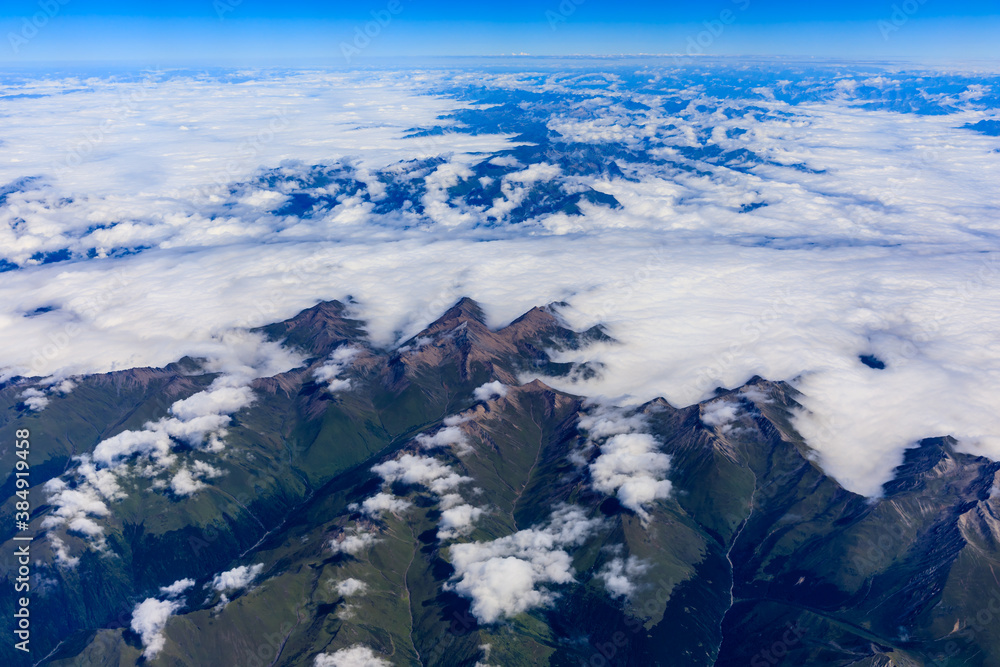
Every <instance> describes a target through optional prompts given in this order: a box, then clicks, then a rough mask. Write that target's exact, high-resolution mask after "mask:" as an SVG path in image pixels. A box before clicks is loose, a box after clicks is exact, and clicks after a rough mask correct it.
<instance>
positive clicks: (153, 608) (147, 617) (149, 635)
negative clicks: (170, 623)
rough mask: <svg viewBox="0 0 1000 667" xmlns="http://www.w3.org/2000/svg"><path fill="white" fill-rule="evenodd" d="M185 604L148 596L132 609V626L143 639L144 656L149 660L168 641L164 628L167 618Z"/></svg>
mask: <svg viewBox="0 0 1000 667" xmlns="http://www.w3.org/2000/svg"><path fill="white" fill-rule="evenodd" d="M183 606H184V604H183V603H182V602H179V601H177V600H157V599H156V598H147V599H146V600H144V601H143V602H140V603H139V604H137V605H136V606H135V609H134V610H133V611H132V623H131V627H132V630H133V632H135V633H136V634H138V635H139V637H140V638H141V639H142V645H143V647H144V650H143V652H142V655H143V657H145V658H146V659H147V660H152V659H153V658H155V657H156V656H157V655H158V654H159V653H160V651H162V650H163V646H164V645H165V644H166V642H167V638H166V636H164V634H163V629H164V628H165V627H167V620H168V619H169V618H170V617H171V616H173V615H174V614H176V613H177V612H178V611H179V610H180V609H181V608H182V607H183Z"/></svg>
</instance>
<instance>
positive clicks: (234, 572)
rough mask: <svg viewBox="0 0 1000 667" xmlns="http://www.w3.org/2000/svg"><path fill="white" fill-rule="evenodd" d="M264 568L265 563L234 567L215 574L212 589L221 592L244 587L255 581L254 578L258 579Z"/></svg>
mask: <svg viewBox="0 0 1000 667" xmlns="http://www.w3.org/2000/svg"><path fill="white" fill-rule="evenodd" d="M263 570H264V564H263V563H257V564H256V565H249V566H248V565H240V566H239V567H234V568H233V569H231V570H227V571H226V572H221V573H219V574H217V575H215V577H214V578H213V579H212V582H211V586H212V589H213V590H216V591H218V592H220V593H226V592H229V591H238V590H241V589H244V588H246V587H247V586H249V585H250V584H251V583H253V580H254V579H256V578H257V576H258V575H259V574H260V573H261V572H262V571H263Z"/></svg>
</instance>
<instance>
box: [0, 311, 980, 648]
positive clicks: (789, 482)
mask: <svg viewBox="0 0 1000 667" xmlns="http://www.w3.org/2000/svg"><path fill="white" fill-rule="evenodd" d="M558 312H559V306H558V305H553V306H549V307H545V308H535V309H533V310H531V311H529V312H528V313H526V314H525V315H523V316H522V317H520V318H519V319H517V320H515V321H514V322H512V323H511V324H509V325H508V326H506V327H504V328H502V329H499V330H492V329H490V328H489V327H488V326H487V325H486V324H485V322H484V317H483V313H482V310H481V309H480V307H479V306H478V304H476V303H475V302H474V301H472V300H469V299H463V300H461V301H460V302H458V303H457V304H455V306H453V307H452V308H451V309H449V310H448V311H447V312H446V313H445V314H444V315H443V316H441V317H440V318H439V319H438V320H437V321H435V322H434V323H433V324H431V325H430V326H429V327H427V328H426V329H425V330H423V331H422V332H420V333H419V334H418V335H417V336H415V337H414V338H412V339H411V340H409V341H407V342H405V343H404V344H403V345H402V346H400V347H398V348H396V349H393V350H385V349H381V348H378V347H376V346H374V345H373V344H372V343H371V342H370V341H369V340H368V339H367V336H366V334H365V328H364V323H363V322H360V321H357V320H355V319H352V317H351V315H350V308H349V307H348V306H346V305H345V304H342V303H339V302H328V303H320V304H318V305H317V306H315V307H314V308H310V309H308V310H306V311H304V312H302V313H300V314H299V315H297V316H296V317H294V318H292V319H290V320H287V321H285V322H280V323H276V324H273V325H270V326H267V327H264V328H262V329H260V330H259V331H260V332H261V333H262V334H264V335H266V336H267V337H269V338H271V339H272V340H276V341H282V342H283V343H284V344H285V345H286V346H289V347H293V348H296V349H298V350H300V351H301V352H302V353H303V355H304V356H305V357H306V359H307V361H306V362H305V363H304V365H303V366H301V367H300V368H296V369H294V370H292V371H289V372H287V373H283V374H280V375H277V376H274V377H267V378H260V379H256V380H253V381H252V382H251V383H250V384H249V385H248V387H249V389H248V390H247V391H249V392H250V394H249V395H248V396H249V398H247V399H246V400H243V401H242V402H241V401H239V400H236V401H233V402H231V408H232V410H231V411H230V412H227V409H224V408H221V407H218V406H219V405H221V404H222V403H224V402H225V401H224V399H226V400H228V399H227V397H231V396H232V395H236V394H239V395H242V394H240V392H242V391H243V388H242V387H243V386H242V385H238V384H233V385H232V386H228V385H226V384H225V382H224V381H220V376H219V375H218V374H217V373H208V372H206V371H205V370H204V369H203V368H202V367H201V364H200V362H199V361H198V360H193V359H184V360H181V361H179V362H178V363H176V364H172V365H171V366H168V367H167V368H164V369H134V370H128V371H121V372H116V373H109V374H105V375H95V376H89V377H81V378H75V379H74V382H75V383H76V387H75V388H73V389H72V391H69V392H68V393H65V394H58V395H57V394H53V395H52V396H51V397H50V401H49V404H48V405H47V406H46V407H45V408H44V411H43V412H41V413H39V412H37V411H34V410H32V409H30V408H29V407H28V406H26V404H25V402H24V399H23V398H22V395H23V393H24V390H25V388H26V386H30V385H31V383H32V382H33V381H32V380H19V381H16V382H13V383H9V384H8V385H7V386H5V387H3V388H2V389H0V409H2V410H3V417H2V420H3V422H4V428H5V429H6V431H8V432H13V431H14V430H15V429H23V428H27V429H30V430H31V431H32V438H33V449H32V456H33V460H32V478H31V481H32V484H33V487H32V491H31V493H32V497H33V498H35V499H36V504H35V508H34V514H33V516H32V522H31V523H32V526H31V530H32V531H33V532H34V533H38V534H43V533H44V534H46V537H44V538H40V539H36V541H35V542H34V545H35V546H34V554H35V558H36V560H35V567H36V575H35V578H34V579H33V585H34V597H33V601H32V605H33V609H32V613H33V619H34V623H35V625H34V633H33V642H34V644H35V645H34V656H35V657H34V660H33V661H32V663H33V664H46V665H49V664H51V665H67V666H68V665H87V666H97V665H108V666H110V665H131V664H146V663H148V664H150V665H205V666H218V665H265V666H266V665H290V666H291V665H337V664H391V665H421V664H422V665H467V666H468V667H473V666H474V665H487V664H492V665H504V666H512V665H546V664H547V665H580V664H587V665H642V666H647V665H713V664H714V665H747V664H749V665H753V666H754V667H757V666H760V665H776V664H788V665H793V664H794V665H804V664H824V665H844V666H846V665H870V666H875V665H929V664H940V665H959V664H961V665H990V664H995V660H996V656H997V655H1000V630H998V628H1000V625H998V624H997V623H996V620H997V618H1000V597H998V595H997V591H1000V580H998V579H997V574H996V572H997V571H998V569H1000V500H997V499H994V498H993V496H994V495H995V492H994V489H995V488H996V483H997V473H998V472H1000V464H998V463H994V462H991V461H989V460H987V459H983V458H978V457H974V456H970V455H967V454H963V453H960V452H958V451H956V449H955V447H954V445H955V443H954V442H952V441H950V440H948V439H935V440H927V441H924V442H922V443H921V444H920V446H919V447H916V448H914V449H911V450H909V451H908V452H907V456H906V459H905V461H904V463H903V464H902V465H901V466H900V467H899V468H898V469H897V470H896V476H895V479H894V480H893V481H892V482H891V483H889V484H888V485H886V487H885V489H884V494H883V496H882V497H881V498H879V499H876V500H869V499H866V498H863V497H860V496H857V495H855V494H852V493H850V492H848V491H846V490H844V489H843V488H841V487H840V486H839V485H838V484H837V483H836V481H834V480H833V479H831V478H830V477H828V476H826V475H825V474H824V472H823V470H822V468H821V467H820V465H819V464H820V462H819V460H818V458H817V455H816V453H815V452H814V451H812V450H811V449H810V448H809V447H808V445H807V444H806V443H805V442H804V441H803V439H802V437H801V436H799V435H798V434H797V433H796V432H795V430H794V428H793V427H792V425H791V417H792V415H793V413H794V412H795V411H796V410H800V409H801V408H800V406H799V405H798V403H797V394H796V392H795V390H794V389H792V388H791V387H789V386H787V385H785V384H782V383H773V382H768V381H766V380H763V379H759V378H755V379H753V380H751V381H750V382H749V383H747V384H746V385H745V386H743V387H740V388H738V389H735V390H732V391H723V390H719V391H718V392H717V395H716V396H715V397H714V398H712V399H711V400H709V401H706V402H704V403H701V404H698V405H692V406H689V407H685V408H677V407H674V406H671V405H670V404H668V403H667V402H666V401H665V400H663V399H657V400H655V401H652V402H649V403H647V404H645V405H641V406H637V407H621V406H614V405H608V404H606V403H601V402H599V401H593V400H589V399H586V398H585V397H581V396H575V395H571V394H568V393H565V392H562V391H558V390H556V389H553V388H552V387H550V386H548V385H547V384H546V383H545V382H544V381H543V380H544V378H546V377H553V376H561V377H578V376H586V375H587V374H589V373H595V372H600V369H599V368H589V367H581V366H576V365H573V364H565V363H558V362H556V361H554V359H553V357H554V355H553V350H557V349H573V348H579V347H583V346H586V345H588V344H590V343H593V342H596V341H604V342H612V341H611V340H610V339H609V338H608V336H607V335H606V334H605V333H604V332H603V331H602V330H601V329H599V328H595V329H592V330H589V331H585V332H577V331H573V330H571V329H569V328H568V327H566V326H565V325H564V324H563V323H562V321H561V319H560V318H559V316H558ZM223 380H225V378H223ZM220 382H221V384H220ZM230 390H232V391H230ZM210 399H211V403H212V408H211V410H202V411H201V412H198V411H197V410H196V407H198V408H199V409H201V407H204V405H205V404H207V403H209V402H210ZM195 413H197V414H195ZM189 414H191V415H195V416H191V417H189V416H188V415H189ZM209 418H214V419H215V420H216V422H215V423H216V426H213V427H212V428H214V429H215V430H213V431H211V432H212V433H213V434H215V435H216V436H218V438H219V440H218V441H216V440H212V439H211V438H208V437H206V438H203V439H202V440H200V441H199V440H198V439H197V438H194V437H191V436H190V431H191V430H192V429H195V428H196V424H201V422H200V421H197V420H205V419H209ZM165 419H166V420H169V419H173V420H175V421H174V422H169V424H168V423H167V422H163V424H165V425H164V426H162V428H161V430H160V431H157V430H156V429H157V428H160V427H155V426H150V425H149V424H151V423H152V424H156V423H157V420H165ZM198 428H201V427H198ZM160 432H162V433H166V434H167V435H169V437H168V438H165V439H161V440H157V439H156V438H155V437H154V436H155V435H156V434H157V433H160ZM123 433H125V434H128V433H132V434H133V435H128V436H127V437H124V438H123V437H122V436H121V434H123ZM136 433H138V434H140V435H134V434H136ZM142 433H146V434H147V435H148V434H150V433H152V434H153V435H150V436H149V437H150V438H151V440H150V441H151V442H152V441H154V440H155V442H156V443H157V444H156V446H157V447H163V448H165V449H163V448H161V449H155V448H154V446H153V445H150V446H149V447H148V448H146V449H139V448H137V446H136V445H135V444H134V443H135V442H145V440H144V439H143V438H145V437H146V436H143V435H141V434H142ZM116 437H117V438H118V439H117V440H115V438H116ZM126 440H127V441H128V442H129V443H132V444H130V445H129V446H130V447H131V449H127V450H126V449H122V450H120V451H119V450H115V451H116V452H119V453H118V454H116V455H114V456H112V455H111V454H108V451H110V450H109V448H108V445H107V444H106V443H108V442H109V441H111V442H115V443H119V444H122V443H125V442H126ZM8 446H9V445H8ZM122 446H123V447H124V444H122ZM121 452H126V453H125V454H122V453H121ZM83 455H85V456H84V458H83V460H82V461H81V460H79V459H75V458H74V457H80V456H83ZM87 466H90V467H87ZM108 471H114V475H115V476H114V478H113V480H112V478H111V477H109V476H108V475H109V474H110V473H109V472H108ZM163 475H166V476H167V477H169V478H170V479H169V482H167V481H163V482H162V483H161V481H158V480H164V479H166V478H164V477H163ZM52 480H62V481H57V482H52ZM112 481H114V484H115V485H117V487H119V488H118V490H117V491H115V490H113V489H112V490H109V488H110V485H111V482H112ZM13 483H14V482H13V478H12V477H8V478H7V480H6V482H5V488H6V489H7V490H8V493H7V494H6V496H4V497H7V498H10V497H11V496H12V493H10V491H11V489H13ZM46 483H48V486H47V487H46V488H44V489H43V485H45V484H46ZM70 492H75V493H76V495H72V493H70ZM60 493H61V494H62V495H59V494H60ZM88 494H89V495H88ZM46 497H48V498H49V499H50V500H49V503H47V504H43V503H41V502H40V500H41V499H42V498H46ZM81 498H85V499H87V500H88V502H89V503H90V504H89V506H86V507H85V506H82V505H81V507H79V508H76V509H74V507H76V506H71V505H70V504H69V503H70V502H71V500H73V499H76V500H80V499H81ZM94 501H96V502H98V503H101V504H103V505H104V506H105V507H106V509H107V511H106V512H105V513H103V514H102V513H101V512H100V511H99V508H97V507H96V505H94V504H93V503H94ZM2 512H3V517H2V518H3V521H2V523H0V525H2V526H3V527H4V528H3V529H4V531H5V532H4V534H3V539H4V541H5V544H4V546H3V550H4V553H6V554H10V553H13V550H14V547H13V542H11V541H10V539H11V537H12V536H13V534H14V533H13V531H12V526H13V525H14V520H13V514H14V506H13V503H12V501H8V502H6V503H5V504H4V506H3V510H2ZM74 512H75V513H74ZM53 517H61V518H60V519H59V520H58V521H50V520H49V519H52V518H53ZM88 522H91V523H88ZM43 524H45V525H44V526H43ZM93 526H97V527H98V528H99V531H100V534H99V535H98V533H97V532H96V531H95V530H94V528H93ZM0 590H2V593H0V595H2V596H4V597H9V596H11V595H12V594H13V593H12V591H13V583H12V582H11V581H5V582H3V585H2V587H0ZM994 598H997V599H996V600H995V599H994ZM12 620H13V619H11V618H5V619H4V621H3V623H4V628H3V631H4V633H5V634H6V636H8V637H10V636H11V632H12V630H13V623H12ZM0 652H2V656H3V660H4V662H5V664H29V663H27V662H24V661H23V657H22V656H21V654H19V653H18V652H16V651H14V650H13V648H12V646H11V643H10V642H5V643H4V644H3V648H2V649H0ZM42 656H47V657H46V658H44V659H41V660H40V658H41V657H42ZM349 659H356V660H362V659H368V660H369V662H367V663H364V662H349V661H348V660H349ZM39 660H40V661H39ZM379 660H382V661H384V663H380V662H378V661H379Z"/></svg>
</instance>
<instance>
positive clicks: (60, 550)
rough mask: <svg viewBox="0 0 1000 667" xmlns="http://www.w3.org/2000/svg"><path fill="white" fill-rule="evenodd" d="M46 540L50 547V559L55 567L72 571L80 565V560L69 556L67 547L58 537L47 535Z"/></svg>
mask: <svg viewBox="0 0 1000 667" xmlns="http://www.w3.org/2000/svg"><path fill="white" fill-rule="evenodd" d="M48 538H49V544H50V546H51V547H52V558H53V560H54V561H55V563H56V565H58V566H59V567H62V568H66V569H73V568H74V567H76V566H77V565H79V564H80V558H79V557H77V556H71V555H70V553H69V547H67V546H66V543H65V542H63V541H62V539H60V537H59V536H58V535H56V534H54V533H49V536H48Z"/></svg>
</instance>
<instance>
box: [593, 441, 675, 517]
mask: <svg viewBox="0 0 1000 667" xmlns="http://www.w3.org/2000/svg"><path fill="white" fill-rule="evenodd" d="M658 450H659V443H658V442H657V441H656V438H654V437H653V436H651V435H649V434H648V433H623V434H620V435H616V436H613V437H611V438H610V439H609V440H608V441H607V442H605V443H604V444H603V445H601V454H600V456H598V457H597V459H596V460H594V462H593V463H591V464H590V477H591V484H592V485H593V487H594V489H595V490H597V491H600V492H601V493H607V494H609V495H616V496H617V497H618V500H619V501H620V502H621V504H622V505H624V506H625V507H627V508H629V509H630V510H632V511H633V512H635V513H636V514H638V515H639V516H640V517H641V518H642V519H643V520H644V521H645V520H648V519H649V513H648V511H647V508H648V506H649V504H650V503H652V502H653V501H654V500H657V499H661V498H667V497H669V496H670V488H671V484H670V481H669V480H667V479H664V477H665V475H666V474H667V472H668V471H669V470H670V457H669V456H667V455H666V454H664V453H662V452H660V451H658Z"/></svg>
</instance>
